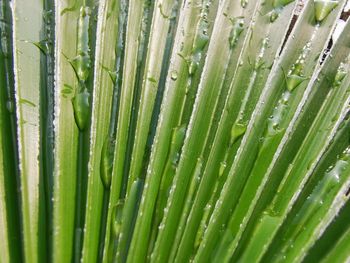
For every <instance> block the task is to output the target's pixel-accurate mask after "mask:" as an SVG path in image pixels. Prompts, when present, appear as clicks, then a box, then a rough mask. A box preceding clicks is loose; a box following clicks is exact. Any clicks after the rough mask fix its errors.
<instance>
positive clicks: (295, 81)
mask: <svg viewBox="0 0 350 263" xmlns="http://www.w3.org/2000/svg"><path fill="white" fill-rule="evenodd" d="M306 79H307V78H305V77H302V76H299V75H295V74H292V75H288V76H287V79H286V82H287V89H288V90H289V91H293V90H294V89H295V88H296V87H298V86H299V85H300V84H301V83H302V82H303V81H305V80H306Z"/></svg>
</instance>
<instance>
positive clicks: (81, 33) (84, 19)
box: [69, 6, 91, 131]
mask: <svg viewBox="0 0 350 263" xmlns="http://www.w3.org/2000/svg"><path fill="white" fill-rule="evenodd" d="M90 15H91V11H90V8H89V7H86V6H82V7H81V8H80V13H79V19H78V43H77V56H76V57H75V58H73V59H69V63H70V64H71V65H72V67H73V69H74V72H75V74H76V77H77V79H78V88H77V89H76V91H75V95H74V97H73V98H72V104H73V109H74V118H75V122H76V124H77V126H78V128H79V129H80V130H81V131H83V130H84V129H85V128H86V126H87V124H88V122H89V116H90V91H89V89H88V87H87V80H88V77H89V75H90V70H91V57H90V48H89V23H90Z"/></svg>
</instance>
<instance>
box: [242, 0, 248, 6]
mask: <svg viewBox="0 0 350 263" xmlns="http://www.w3.org/2000/svg"><path fill="white" fill-rule="evenodd" d="M247 5H248V0H241V7H242V8H246V7H247Z"/></svg>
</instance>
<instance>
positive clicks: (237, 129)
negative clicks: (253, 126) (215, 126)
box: [231, 122, 247, 144]
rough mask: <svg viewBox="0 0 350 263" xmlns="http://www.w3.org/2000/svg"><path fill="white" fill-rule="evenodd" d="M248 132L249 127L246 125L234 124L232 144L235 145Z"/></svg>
mask: <svg viewBox="0 0 350 263" xmlns="http://www.w3.org/2000/svg"><path fill="white" fill-rule="evenodd" d="M246 130H247V125H246V124H245V123H241V122H236V123H235V124H233V126H232V129H231V143H232V144H233V143H235V142H236V141H237V140H238V139H239V138H240V137H242V136H243V134H244V133H245V132H246Z"/></svg>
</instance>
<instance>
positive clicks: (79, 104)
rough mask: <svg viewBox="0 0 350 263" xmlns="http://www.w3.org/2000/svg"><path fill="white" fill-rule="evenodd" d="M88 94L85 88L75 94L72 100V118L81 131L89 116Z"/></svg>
mask: <svg viewBox="0 0 350 263" xmlns="http://www.w3.org/2000/svg"><path fill="white" fill-rule="evenodd" d="M89 100H90V93H89V92H88V90H87V89H86V88H84V90H83V91H82V92H79V93H78V94H76V95H75V96H74V97H73V99H72V104H73V110H74V118H75V122H76V124H77V126H78V128H79V129H80V130H81V131H83V130H84V129H85V128H86V126H87V124H88V122H89V115H90V102H89Z"/></svg>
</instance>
